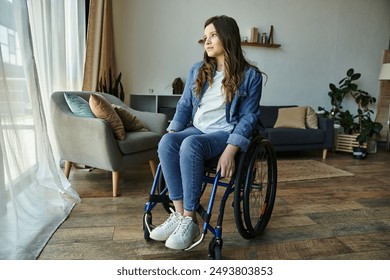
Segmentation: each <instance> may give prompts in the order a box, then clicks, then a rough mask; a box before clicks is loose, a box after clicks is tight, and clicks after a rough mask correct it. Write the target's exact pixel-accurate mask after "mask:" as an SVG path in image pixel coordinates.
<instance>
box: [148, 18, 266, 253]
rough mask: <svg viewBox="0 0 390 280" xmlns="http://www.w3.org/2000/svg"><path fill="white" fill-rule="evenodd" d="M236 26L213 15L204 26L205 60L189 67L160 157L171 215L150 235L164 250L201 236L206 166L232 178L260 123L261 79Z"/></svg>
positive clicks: (229, 20)
mask: <svg viewBox="0 0 390 280" xmlns="http://www.w3.org/2000/svg"><path fill="white" fill-rule="evenodd" d="M240 38H241V37H240V31H239V28H238V25H237V23H236V21H235V20H234V19H233V18H230V17H227V16H215V17H212V18H210V19H208V20H207V21H206V23H205V25H204V37H203V40H204V49H205V52H204V58H203V61H202V62H199V63H196V64H194V65H193V66H192V68H191V70H190V73H189V75H188V79H187V81H186V85H185V88H184V92H183V96H182V97H181V98H180V100H179V102H178V104H177V108H176V113H175V116H174V118H173V120H172V122H171V123H170V125H169V127H168V129H167V131H168V132H169V133H167V134H165V135H164V136H163V138H162V139H161V141H160V143H159V147H158V155H159V159H160V163H161V168H162V171H163V174H164V178H165V181H166V183H167V187H168V190H169V197H170V199H171V200H172V201H173V205H174V207H175V212H174V213H172V214H171V215H170V216H169V218H168V219H167V220H166V221H165V222H164V223H163V224H161V225H160V226H158V227H156V228H155V229H154V230H153V231H152V232H151V233H150V238H152V239H154V240H159V241H165V245H166V246H167V247H168V248H171V249H176V250H182V249H185V248H188V247H189V246H190V245H191V244H192V243H193V242H194V240H195V239H196V237H197V236H198V235H199V227H198V224H197V220H196V208H197V206H198V204H199V199H200V191H201V185H202V179H203V175H204V162H205V161H206V160H208V159H211V158H214V157H217V156H219V155H220V158H219V161H218V165H217V170H220V171H221V176H222V177H231V176H232V175H233V172H234V169H235V160H234V157H235V155H236V153H237V151H239V150H240V149H241V150H244V151H245V150H246V149H247V147H248V145H249V143H250V138H251V135H252V132H253V130H254V128H255V127H256V125H257V124H258V122H259V116H260V104H259V103H260V97H261V90H262V74H261V72H260V71H259V70H258V69H257V68H256V67H255V66H253V65H251V64H250V63H249V62H248V61H247V60H246V59H245V58H244V55H243V52H242V49H241V44H240V43H241V39H240Z"/></svg>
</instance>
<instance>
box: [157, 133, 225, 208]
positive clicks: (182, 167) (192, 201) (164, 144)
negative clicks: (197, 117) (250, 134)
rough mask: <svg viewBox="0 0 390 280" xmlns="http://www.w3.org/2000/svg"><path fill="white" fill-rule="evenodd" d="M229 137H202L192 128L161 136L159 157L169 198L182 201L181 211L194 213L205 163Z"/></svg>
mask: <svg viewBox="0 0 390 280" xmlns="http://www.w3.org/2000/svg"><path fill="white" fill-rule="evenodd" d="M228 137H229V133H228V132H224V131H221V132H214V133H207V134H205V133H202V132H201V131H200V130H198V129H197V128H195V127H188V128H186V129H184V130H183V131H180V132H174V133H167V134H165V135H164V136H163V137H162V139H161V141H160V143H159V146H158V156H159V159H160V164H161V168H162V172H163V174H164V178H165V182H166V183H167V187H168V191H169V198H170V199H171V200H183V207H184V210H186V211H195V210H196V208H197V206H198V204H199V199H200V192H201V187H202V181H203V176H204V172H205V171H204V162H205V161H206V160H208V159H211V158H214V157H216V156H218V155H220V154H221V153H222V152H223V151H224V149H225V147H226V141H227V139H228Z"/></svg>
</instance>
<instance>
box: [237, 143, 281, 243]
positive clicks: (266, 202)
mask: <svg viewBox="0 0 390 280" xmlns="http://www.w3.org/2000/svg"><path fill="white" fill-rule="evenodd" d="M276 185H277V163H276V157H275V153H274V150H273V147H272V144H271V143H270V142H269V141H268V140H267V139H264V138H263V137H260V136H258V137H256V138H255V139H254V140H253V141H252V142H251V145H250V146H249V148H248V151H247V152H246V153H245V156H244V158H243V159H242V160H241V161H240V164H239V171H238V174H237V179H236V185H235V191H234V217H235V221H236V225H237V229H238V231H239V233H240V234H241V236H242V237H243V238H245V239H251V238H254V237H256V236H258V235H259V234H260V233H262V232H263V231H264V230H265V228H266V227H267V224H268V222H269V220H270V218H271V214H272V210H273V206H274V202H275V196H276Z"/></svg>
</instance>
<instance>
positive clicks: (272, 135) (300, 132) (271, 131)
mask: <svg viewBox="0 0 390 280" xmlns="http://www.w3.org/2000/svg"><path fill="white" fill-rule="evenodd" d="M265 134H266V135H264V136H266V137H267V138H268V140H269V141H271V143H272V144H273V145H275V146H279V145H304V144H320V143H323V142H324V141H325V132H324V131H323V130H321V129H310V128H309V129H296V128H268V129H267V130H266V133H265Z"/></svg>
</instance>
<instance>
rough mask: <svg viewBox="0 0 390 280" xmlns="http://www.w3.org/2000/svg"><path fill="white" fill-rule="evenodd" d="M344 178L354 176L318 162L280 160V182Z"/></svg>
mask: <svg viewBox="0 0 390 280" xmlns="http://www.w3.org/2000/svg"><path fill="white" fill-rule="evenodd" d="M344 176H353V174H352V173H349V172H347V171H344V170H341V169H338V168H336V167H333V166H330V165H327V164H325V163H323V162H319V161H316V160H278V182H291V181H305V180H316V179H324V178H333V177H344Z"/></svg>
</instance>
